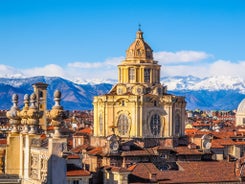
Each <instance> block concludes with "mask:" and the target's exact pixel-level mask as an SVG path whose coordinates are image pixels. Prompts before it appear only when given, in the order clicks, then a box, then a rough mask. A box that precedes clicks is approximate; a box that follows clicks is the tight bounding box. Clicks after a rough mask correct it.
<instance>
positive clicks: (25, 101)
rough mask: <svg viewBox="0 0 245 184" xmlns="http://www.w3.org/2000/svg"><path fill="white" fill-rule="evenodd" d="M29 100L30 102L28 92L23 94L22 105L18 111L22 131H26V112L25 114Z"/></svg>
mask: <svg viewBox="0 0 245 184" xmlns="http://www.w3.org/2000/svg"><path fill="white" fill-rule="evenodd" d="M29 102H30V96H29V95H28V94H25V96H24V107H23V109H22V110H21V111H20V117H21V124H22V126H23V130H22V133H28V114H27V111H28V110H29Z"/></svg>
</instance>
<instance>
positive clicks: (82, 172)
mask: <svg viewBox="0 0 245 184" xmlns="http://www.w3.org/2000/svg"><path fill="white" fill-rule="evenodd" d="M66 176H90V172H89V171H87V170H83V169H78V170H70V171H66Z"/></svg>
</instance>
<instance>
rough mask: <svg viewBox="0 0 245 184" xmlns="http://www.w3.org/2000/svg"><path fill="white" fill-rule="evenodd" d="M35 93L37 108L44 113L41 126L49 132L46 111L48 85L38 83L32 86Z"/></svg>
mask: <svg viewBox="0 0 245 184" xmlns="http://www.w3.org/2000/svg"><path fill="white" fill-rule="evenodd" d="M32 86H33V90H34V93H35V94H36V97H37V106H38V110H39V111H40V112H42V113H43V116H42V118H41V119H40V125H41V126H42V129H43V130H44V131H46V130H47V120H46V113H45V112H46V110H47V87H48V84H46V83H42V82H38V83H35V84H33V85H32Z"/></svg>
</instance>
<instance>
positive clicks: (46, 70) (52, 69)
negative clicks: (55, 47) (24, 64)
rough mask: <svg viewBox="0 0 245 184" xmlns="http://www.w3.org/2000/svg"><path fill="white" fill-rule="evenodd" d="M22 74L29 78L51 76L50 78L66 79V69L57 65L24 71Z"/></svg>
mask: <svg viewBox="0 0 245 184" xmlns="http://www.w3.org/2000/svg"><path fill="white" fill-rule="evenodd" d="M22 72H23V73H24V74H25V75H26V76H27V77H32V76H42V75H43V76H49V77H65V71H64V69H63V68H62V67H60V66H58V65H55V64H50V65H46V66H44V67H36V68H30V69H25V70H22Z"/></svg>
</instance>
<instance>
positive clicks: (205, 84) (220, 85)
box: [161, 76, 245, 94]
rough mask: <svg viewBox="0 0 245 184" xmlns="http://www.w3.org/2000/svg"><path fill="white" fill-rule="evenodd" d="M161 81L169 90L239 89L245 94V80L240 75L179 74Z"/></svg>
mask: <svg viewBox="0 0 245 184" xmlns="http://www.w3.org/2000/svg"><path fill="white" fill-rule="evenodd" d="M161 81H162V82H163V83H164V84H165V85H167V86H168V89H169V90H195V91H197V90H208V91H218V90H237V91H239V92H240V93H242V94H245V80H244V79H243V78H240V77H230V76H214V77H206V78H198V77H194V76H187V77H180V76H177V77H164V78H162V80H161Z"/></svg>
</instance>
